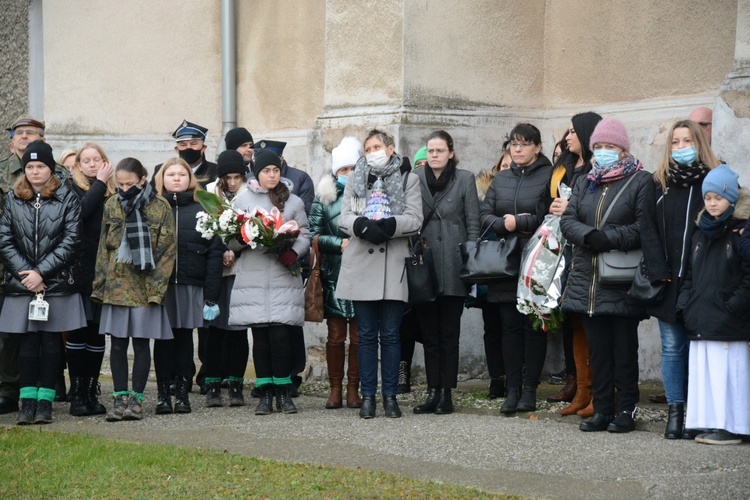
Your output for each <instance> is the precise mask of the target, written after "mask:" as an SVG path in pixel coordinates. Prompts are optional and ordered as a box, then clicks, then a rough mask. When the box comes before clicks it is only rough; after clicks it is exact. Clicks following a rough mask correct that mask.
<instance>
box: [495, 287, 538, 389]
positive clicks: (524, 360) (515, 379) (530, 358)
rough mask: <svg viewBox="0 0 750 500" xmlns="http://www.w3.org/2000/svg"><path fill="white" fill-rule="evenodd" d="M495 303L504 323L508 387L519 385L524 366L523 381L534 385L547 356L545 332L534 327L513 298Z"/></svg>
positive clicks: (504, 354) (531, 385)
mask: <svg viewBox="0 0 750 500" xmlns="http://www.w3.org/2000/svg"><path fill="white" fill-rule="evenodd" d="M498 305H499V307H500V319H501V323H502V325H503V362H504V363H505V375H506V377H507V383H508V387H510V388H514V387H518V386H520V385H521V371H522V368H523V367H526V372H525V374H524V376H523V385H524V387H525V388H526V387H529V388H531V387H533V388H534V389H536V387H537V386H538V385H539V377H540V376H541V374H542V368H544V358H545V357H546V356H547V334H546V333H543V332H537V331H535V330H534V329H533V328H532V327H531V321H530V320H529V318H528V317H527V316H525V315H524V314H521V313H520V312H518V309H516V304H515V302H509V303H505V302H503V303H500V304H498Z"/></svg>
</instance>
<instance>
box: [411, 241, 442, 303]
mask: <svg viewBox="0 0 750 500" xmlns="http://www.w3.org/2000/svg"><path fill="white" fill-rule="evenodd" d="M410 246H411V255H409V256H408V257H406V259H405V262H404V272H405V273H406V283H407V285H408V288H409V303H410V304H425V303H427V302H433V301H434V300H435V299H436V298H437V296H438V292H439V291H440V284H439V283H438V277H437V272H435V262H434V260H433V258H432V249H431V248H430V247H428V246H427V243H426V242H425V240H424V238H419V239H418V240H417V241H416V243H414V244H412V245H410Z"/></svg>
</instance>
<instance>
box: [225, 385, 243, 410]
mask: <svg viewBox="0 0 750 500" xmlns="http://www.w3.org/2000/svg"><path fill="white" fill-rule="evenodd" d="M229 406H245V398H244V396H243V395H242V381H241V380H230V381H229Z"/></svg>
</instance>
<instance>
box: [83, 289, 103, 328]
mask: <svg viewBox="0 0 750 500" xmlns="http://www.w3.org/2000/svg"><path fill="white" fill-rule="evenodd" d="M81 300H83V310H84V311H86V321H88V322H89V323H96V324H98V323H99V322H100V321H101V317H102V305H101V304H100V303H99V302H93V301H92V300H91V297H89V296H86V295H81Z"/></svg>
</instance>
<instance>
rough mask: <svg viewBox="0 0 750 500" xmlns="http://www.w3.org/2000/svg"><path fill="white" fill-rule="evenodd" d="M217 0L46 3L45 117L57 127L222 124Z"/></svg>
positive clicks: (61, 130) (132, 130)
mask: <svg viewBox="0 0 750 500" xmlns="http://www.w3.org/2000/svg"><path fill="white" fill-rule="evenodd" d="M220 6H221V4H220V2H218V1H208V2H207V1H204V0H181V1H179V2H177V1H172V0H170V1H159V2H155V1H151V0H129V1H128V2H111V1H105V0H75V1H66V2H44V45H45V58H44V66H45V68H44V70H45V102H44V109H45V118H46V120H47V124H48V130H49V132H51V133H56V134H99V133H114V134H171V133H172V131H173V130H174V129H175V127H176V126H177V125H179V123H180V122H181V121H182V119H183V118H186V119H188V120H190V121H192V122H196V123H199V124H201V125H203V126H205V127H208V128H209V129H210V130H211V132H213V133H216V134H218V133H219V132H220V129H221V17H220V10H221V9H220Z"/></svg>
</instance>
